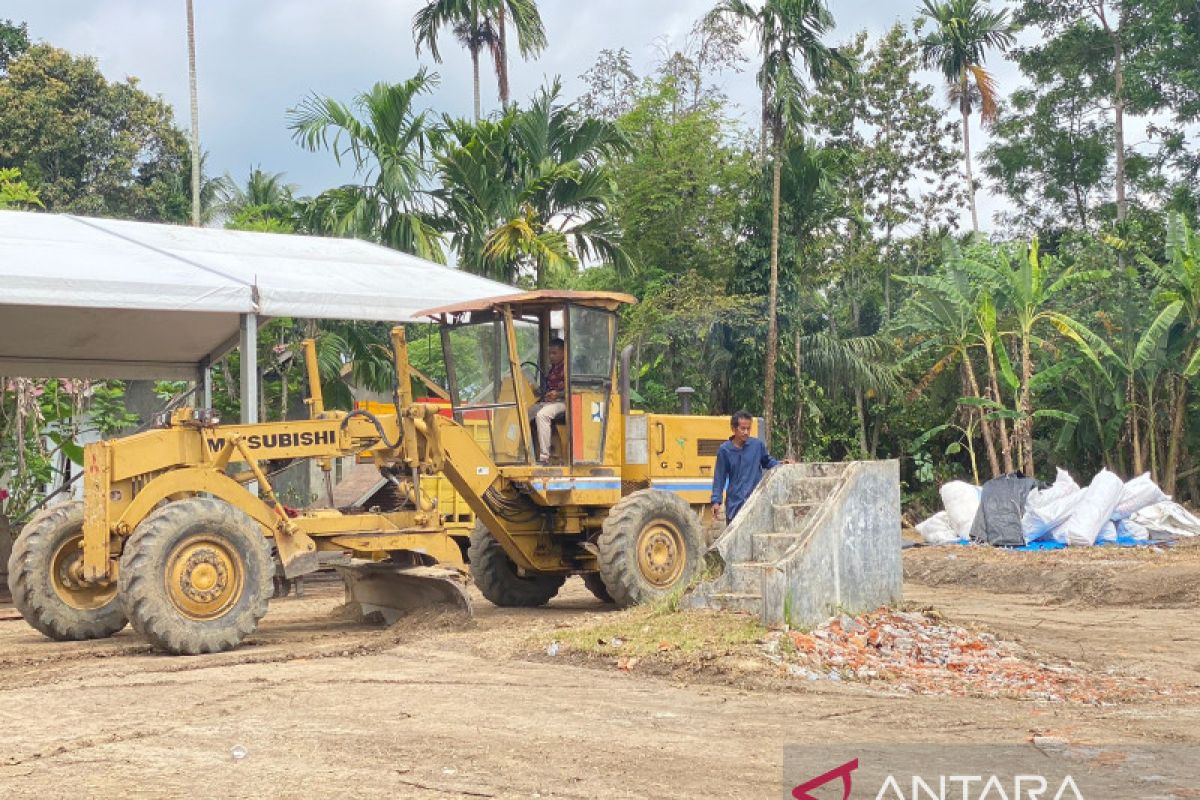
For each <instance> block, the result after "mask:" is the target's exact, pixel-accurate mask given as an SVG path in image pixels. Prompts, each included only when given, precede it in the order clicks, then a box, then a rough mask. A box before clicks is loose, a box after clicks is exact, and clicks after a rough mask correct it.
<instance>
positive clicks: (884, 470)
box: [685, 461, 903, 627]
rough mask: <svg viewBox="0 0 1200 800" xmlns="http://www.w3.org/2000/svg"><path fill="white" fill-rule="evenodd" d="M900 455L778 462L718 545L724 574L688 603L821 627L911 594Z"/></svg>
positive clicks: (714, 551) (713, 561)
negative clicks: (905, 591) (906, 581)
mask: <svg viewBox="0 0 1200 800" xmlns="http://www.w3.org/2000/svg"><path fill="white" fill-rule="evenodd" d="M900 548H901V539H900V465H899V462H897V461H857V462H847V463H841V464H795V465H785V466H782V467H779V468H777V469H775V470H772V471H771V472H770V473H768V475H767V476H766V478H765V479H764V480H763V482H762V483H761V484H759V486H758V488H757V489H755V491H754V494H753V495H751V497H750V499H749V500H748V501H747V502H746V505H745V506H744V507H743V509H742V511H741V513H740V514H738V516H737V518H736V519H735V520H734V521H733V523H732V524H730V526H729V527H728V528H727V529H726V531H725V533H724V535H722V536H721V538H720V539H718V540H717V542H716V543H715V544H714V545H713V547H712V548H710V550H709V555H708V561H709V564H710V568H715V569H716V570H717V571H719V573H720V574H719V576H718V577H716V578H714V579H713V580H710V581H707V582H705V583H702V584H700V585H699V586H697V587H695V589H694V590H693V591H692V593H691V594H690V595H689V597H688V598H687V599H686V600H685V603H686V604H688V605H691V606H694V607H708V608H726V609H730V610H742V611H749V612H754V613H757V614H758V615H759V616H760V618H761V619H762V621H763V622H764V623H765V624H768V625H780V624H784V623H787V624H789V625H791V626H794V627H811V626H814V625H817V624H820V623H821V622H823V621H825V620H826V619H828V618H829V617H830V616H833V615H836V614H838V613H843V612H845V613H849V614H858V613H862V612H865V611H871V610H873V609H875V608H878V607H879V606H881V605H893V604H895V603H898V602H899V601H900V599H901V590H902V583H903V564H902V561H901V549H900Z"/></svg>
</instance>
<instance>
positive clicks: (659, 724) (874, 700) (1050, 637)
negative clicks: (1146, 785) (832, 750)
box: [0, 547, 1200, 798]
mask: <svg viewBox="0 0 1200 800" xmlns="http://www.w3.org/2000/svg"><path fill="white" fill-rule="evenodd" d="M951 556H953V558H951ZM905 561H906V568H907V572H908V575H907V582H906V586H905V593H906V600H905V605H906V607H907V608H908V609H910V610H918V609H934V610H935V611H931V612H930V613H934V614H935V616H936V618H938V619H944V620H945V621H946V622H947V624H954V625H961V626H965V627H969V628H970V629H971V630H974V631H980V632H987V633H990V634H994V635H995V636H996V637H997V638H998V640H1000V641H1002V642H1005V643H1007V644H1011V645H1012V646H1013V647H1014V648H1019V649H1020V652H1021V653H1022V654H1023V656H1022V657H1028V658H1030V659H1033V660H1034V661H1037V660H1038V659H1044V660H1046V661H1047V662H1050V661H1053V662H1054V663H1066V664H1069V665H1070V666H1071V668H1072V669H1077V670H1080V671H1082V672H1083V673H1085V674H1095V675H1097V676H1105V677H1106V678H1116V679H1118V680H1125V681H1128V682H1129V683H1130V684H1131V685H1135V684H1136V685H1138V686H1149V687H1152V691H1146V692H1139V693H1137V694H1136V697H1135V699H1132V700H1129V701H1121V702H1114V703H1111V704H1108V703H1104V704H1092V703H1079V702H1050V701H1040V700H1027V699H1026V700H1020V699H1013V698H1010V697H999V696H997V697H980V696H957V695H950V696H933V695H928V694H920V693H900V692H898V691H896V690H895V689H894V687H890V686H889V685H888V684H887V683H870V682H864V683H856V682H854V681H832V680H817V681H814V680H810V679H806V678H804V677H796V676H793V675H791V674H789V673H788V672H787V671H786V670H780V669H779V664H778V663H776V662H774V661H772V660H771V658H770V656H771V654H770V653H769V652H768V651H767V650H766V649H765V648H764V645H763V642H764V641H766V639H767V638H768V637H769V634H767V632H765V631H762V629H760V628H758V627H757V626H756V625H755V624H754V622H753V620H749V619H747V618H744V617H743V618H739V617H728V616H725V615H709V616H705V615H699V616H696V615H694V614H692V615H659V616H658V617H656V618H654V619H650V618H649V617H647V618H639V617H637V616H636V615H637V614H648V613H650V612H647V611H640V610H634V611H623V612H618V611H613V610H611V608H610V607H607V606H604V605H602V604H600V603H599V602H598V601H596V600H594V599H593V598H592V597H591V595H590V594H589V593H588V592H587V590H586V589H584V587H583V585H582V583H581V582H579V581H578V580H571V581H569V582H568V584H567V586H566V587H564V590H563V592H562V593H561V594H560V596H559V597H558V598H556V599H555V600H554V601H553V602H552V603H551V604H550V605H549V606H547V607H546V608H542V609H500V608H496V607H493V606H491V605H490V604H488V603H487V602H486V601H485V600H483V599H482V598H479V597H476V598H475V608H476V615H475V617H474V619H473V620H471V621H463V620H462V619H460V618H455V617H443V616H437V615H425V616H422V617H419V618H416V619H409V620H406V621H404V622H402V623H401V624H400V625H398V626H395V627H393V628H390V629H380V628H378V627H373V626H368V625H356V624H353V623H348V622H346V621H344V620H341V619H339V618H338V615H337V610H338V608H339V606H340V605H341V603H342V595H341V591H340V589H339V588H337V587H336V586H334V585H332V584H324V585H320V584H318V585H310V587H309V591H308V594H307V595H306V596H305V597H303V598H294V597H290V598H286V599H284V600H280V601H276V602H274V603H272V606H271V612H270V613H269V614H268V616H267V618H266V619H265V620H264V624H263V626H262V628H261V630H260V631H259V632H258V633H257V634H256V635H255V636H253V637H252V638H251V640H250V641H248V642H247V643H246V645H245V646H243V647H242V648H241V649H239V650H237V651H235V652H232V653H223V654H218V655H212V656H198V657H191V658H177V657H169V656H162V655H158V654H155V653H153V652H151V651H150V649H149V647H148V646H146V645H145V644H144V643H143V642H141V641H140V640H139V639H138V638H137V637H136V636H135V635H134V634H133V633H132V632H131V631H129V630H126V631H124V632H122V633H121V634H119V635H117V636H116V637H114V638H112V639H110V640H105V641H101V642H79V643H63V642H51V641H49V640H47V639H44V638H43V637H42V636H41V635H39V634H38V633H36V632H35V631H33V630H32V629H31V628H29V627H28V626H27V625H25V623H24V622H23V621H22V620H20V619H19V618H16V619H14V618H13V617H14V614H13V613H12V611H11V607H9V608H5V607H3V606H0V795H2V796H3V797H5V798H24V797H30V798H35V797H36V798H47V797H59V796H63V795H67V794H70V795H71V796H77V797H105V798H107V797H154V798H161V797H184V796H187V797H194V796H209V797H239V798H240V797H297V798H299V797H305V798H307V797H318V796H331V797H339V798H340V797H385V796H387V797H414V798H445V797H506V798H507V797H568V798H584V797H586V798H592V797H614V798H625V797H639V798H640V797H648V798H664V797H739V798H740V797H747V798H749V797H773V796H774V797H778V796H781V794H783V792H781V789H782V788H783V787H782V785H781V763H782V754H783V753H782V748H783V747H784V745H785V744H792V743H796V744H800V743H814V742H821V743H837V742H846V743H852V742H888V743H904V742H913V743H921V742H961V743H981V744H983V743H989V744H990V743H1004V744H1015V743H1021V742H1026V741H1028V740H1029V739H1030V738H1031V737H1033V736H1035V735H1049V736H1055V737H1061V738H1064V739H1067V740H1068V741H1071V742H1081V743H1086V742H1094V743H1113V742H1125V743H1150V742H1155V743H1183V744H1195V743H1198V742H1200V702H1198V700H1197V696H1196V695H1197V692H1198V691H1200V672H1198V670H1200V647H1197V643H1198V642H1200V625H1198V624H1197V622H1196V613H1197V605H1200V596H1197V594H1196V593H1195V592H1196V589H1195V586H1197V585H1200V549H1197V548H1192V547H1177V548H1173V549H1169V550H1166V551H1164V552H1162V553H1151V552H1149V551H1137V552H1132V551H1124V550H1122V551H1117V550H1112V549H1108V548H1106V549H1104V550H1097V551H1095V552H1091V553H1087V554H1081V553H1078V552H1071V551H1062V552H1051V553H1020V554H1018V553H998V552H994V551H990V550H987V549H984V548H963V547H947V548H922V549H916V550H911V551H907V552H906V555H905ZM625 630H629V631H633V634H634V637H633V638H634V641H633V642H632V643H630V644H628V645H627V644H626V643H625V642H624V641H622V643H621V644H620V645H617V646H614V645H612V643H611V640H612V636H613V635H614V631H618V632H620V631H625ZM639 636H640V637H641V638H640V639H639V638H638V637H639ZM663 636H666V637H670V638H669V639H668V638H661V637H663ZM593 639H594V640H595V645H594V646H592V645H590V644H588V643H589V642H591V641H592V640H593ZM601 640H603V642H601ZM553 642H559V643H560V647H559V649H558V650H557V655H549V653H548V650H547V648H548V647H549V644H550V643H553ZM1007 644H1006V646H1007ZM634 645H636V647H637V648H640V649H636V650H635V649H630V650H629V651H628V653H623V652H620V651H621V650H622V648H625V647H626V646H629V647H631V648H632V647H634ZM631 656H632V657H633V658H634V659H636V660H634V661H633V662H632V663H631V662H630V657H631ZM239 746H240V747H241V748H244V749H245V751H246V755H245V757H244V758H242V759H240V760H238V759H235V758H234V757H233V755H232V753H233V750H234V748H236V747H239Z"/></svg>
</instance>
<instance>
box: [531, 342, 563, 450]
mask: <svg viewBox="0 0 1200 800" xmlns="http://www.w3.org/2000/svg"><path fill="white" fill-rule="evenodd" d="M566 354H567V348H566V343H565V342H563V340H562V339H559V338H557V337H555V338H554V339H551V340H550V350H549V356H550V367H549V369H547V370H546V373H545V374H544V375H543V376H542V385H541V387H540V388H539V392H538V401H537V402H536V403H534V405H533V407H532V408H531V409H529V415H530V416H531V417H532V418H533V421H534V424H535V425H536V426H537V444H538V463H539V464H541V465H543V466H544V465H546V464H549V463H550V441H551V437H552V436H553V435H554V418H555V417H557V416H558V415H559V414H564V413H566V410H567V404H566V388H567V377H566V372H565V371H564V366H563V365H564V362H565V361H566Z"/></svg>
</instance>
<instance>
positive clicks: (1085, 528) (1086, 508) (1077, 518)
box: [1062, 469, 1125, 547]
mask: <svg viewBox="0 0 1200 800" xmlns="http://www.w3.org/2000/svg"><path fill="white" fill-rule="evenodd" d="M1124 488H1125V482H1124V481H1122V480H1121V479H1120V478H1118V477H1117V476H1116V475H1114V474H1113V473H1111V472H1109V471H1108V470H1106V469H1102V470H1100V471H1099V472H1098V473H1096V477H1094V478H1092V482H1091V484H1090V485H1089V486H1088V487H1087V488H1086V489H1084V490H1083V493H1082V494H1083V496H1082V497H1080V498H1079V504H1078V505H1076V506H1075V510H1074V511H1072V512H1071V516H1069V517H1067V521H1066V522H1064V523H1063V524H1062V532H1063V534H1064V535H1065V537H1066V540H1067V544H1069V545H1073V546H1075V547H1091V546H1092V545H1094V544H1095V543H1096V537H1097V536H1098V535H1099V534H1100V528H1102V527H1103V526H1104V523H1105V522H1108V520H1109V519H1111V518H1112V515H1113V511H1114V510H1115V509H1116V507H1117V503H1118V502H1119V501H1120V500H1121V492H1122V491H1123V490H1124Z"/></svg>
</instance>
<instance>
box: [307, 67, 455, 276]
mask: <svg viewBox="0 0 1200 800" xmlns="http://www.w3.org/2000/svg"><path fill="white" fill-rule="evenodd" d="M436 82H437V77H436V76H434V75H430V74H428V73H427V72H426V71H425V70H424V69H421V70H420V71H418V72H417V74H416V75H415V76H413V77H412V78H410V79H408V80H407V81H403V82H401V83H394V84H393V83H377V84H375V86H374V87H372V89H371V90H370V91H369V92H363V93H362V94H359V95H358V96H357V97H355V98H354V101H353V102H352V103H351V104H350V105H345V104H343V103H339V102H338V101H336V100H334V99H332V98H329V97H320V96H318V95H312V96H310V97H308V98H306V99H305V100H304V101H303V102H302V103H301V104H300V105H299V106H298V107H297V108H294V109H291V110H290V111H289V112H288V116H289V117H290V122H289V125H288V127H289V128H291V130H292V138H294V139H295V140H296V141H297V142H298V143H299V144H300V145H301V146H302V147H304V148H305V149H306V150H310V151H313V152H315V151H317V150H329V151H330V152H332V153H333V157H334V158H335V159H336V160H337V162H338V164H341V163H342V161H343V160H344V159H347V158H348V159H350V160H351V161H352V162H353V164H354V174H355V176H356V177H359V178H361V182H360V183H350V184H346V185H343V186H339V187H337V188H335V189H330V190H329V191H327V192H325V193H323V194H322V195H320V196H319V197H317V198H316V199H315V200H314V201H313V202H312V204H311V205H310V212H309V213H310V215H311V219H310V220H309V225H310V226H311V227H312V228H313V229H315V230H317V231H320V232H327V233H332V234H334V235H339V236H342V235H352V236H359V237H362V238H366V239H371V240H374V241H378V242H380V243H382V244H385V245H387V246H388V247H393V248H395V249H397V250H403V251H405V252H409V253H415V254H416V255H419V256H421V257H423V258H428V259H432V260H434V261H439V262H440V261H443V260H444V259H445V254H444V253H443V251H442V245H441V234H440V233H439V232H438V231H437V230H436V229H435V228H434V227H433V225H432V224H431V219H432V215H431V213H430V210H429V208H428V205H427V204H426V203H425V199H426V192H425V190H424V189H423V183H424V181H425V178H426V177H427V174H428V164H427V162H426V158H425V153H426V146H427V143H428V132H427V130H426V112H424V111H422V112H420V113H417V112H416V110H415V109H414V108H413V103H414V101H415V100H416V98H417V96H418V95H421V94H424V93H426V92H428V91H430V90H431V89H432V88H433V87H434V86H435V85H436Z"/></svg>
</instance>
